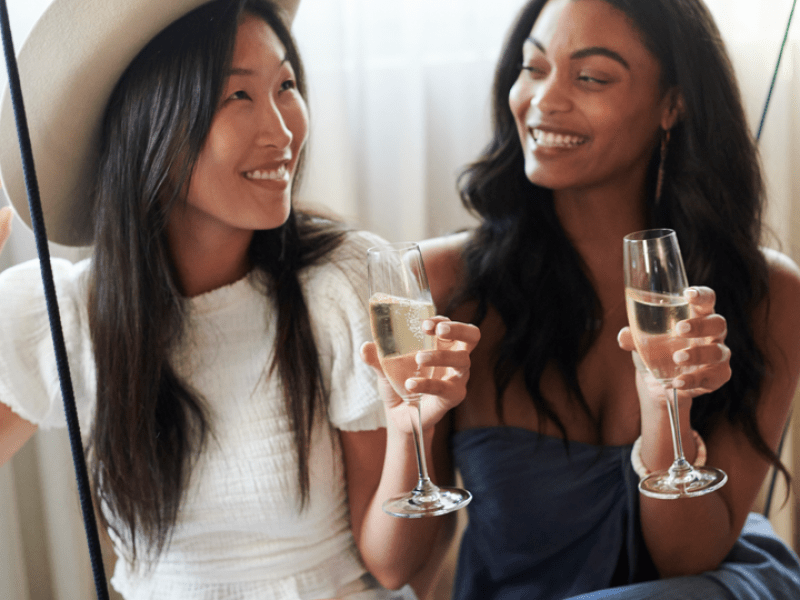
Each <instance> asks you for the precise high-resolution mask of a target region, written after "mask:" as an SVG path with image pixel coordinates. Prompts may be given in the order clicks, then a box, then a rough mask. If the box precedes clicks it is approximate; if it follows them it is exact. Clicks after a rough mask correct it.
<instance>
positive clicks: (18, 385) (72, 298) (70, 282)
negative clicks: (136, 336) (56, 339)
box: [0, 259, 96, 431]
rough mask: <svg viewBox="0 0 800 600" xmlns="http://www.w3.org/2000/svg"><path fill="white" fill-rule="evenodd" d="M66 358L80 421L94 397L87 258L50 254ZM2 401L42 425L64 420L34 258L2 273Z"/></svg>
mask: <svg viewBox="0 0 800 600" xmlns="http://www.w3.org/2000/svg"><path fill="white" fill-rule="evenodd" d="M51 265H52V270H53V279H54V281H55V287H56V296H57V298H58V305H59V313H60V317H61V325H62V329H63V332H64V340H65V344H66V349H67V360H68V362H69V366H70V375H71V379H72V384H73V391H74V394H75V402H76V406H77V410H78V419H79V421H80V422H81V427H82V429H83V430H84V431H86V430H87V429H86V425H87V424H88V417H89V416H90V414H91V413H90V411H91V407H92V406H93V403H94V396H95V394H94V388H95V385H96V384H95V380H94V374H95V371H94V359H93V355H92V349H91V339H90V337H89V329H88V323H87V309H86V298H87V281H88V278H87V275H88V269H89V261H88V260H85V261H81V262H80V263H77V264H74V265H73V264H72V263H71V262H69V261H67V260H63V259H52V261H51ZM0 402H3V403H4V404H7V405H8V406H10V407H11V409H12V410H13V411H14V412H15V413H17V414H18V415H20V416H21V417H23V418H24V419H27V420H28V421H30V422H32V423H34V424H36V425H38V426H39V427H41V428H43V429H49V428H53V427H64V426H66V420H65V417H64V408H63V401H62V396H61V385H60V382H59V378H58V371H57V367H56V359H55V350H54V348H53V341H52V336H51V333H50V320H49V317H48V314H47V305H46V302H45V298H44V291H43V285H42V279H41V274H40V269H39V264H38V262H37V261H35V260H34V261H28V262H25V263H22V264H19V265H16V266H14V267H10V268H8V269H6V270H5V271H3V272H2V273H0Z"/></svg>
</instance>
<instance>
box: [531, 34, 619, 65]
mask: <svg viewBox="0 0 800 600" xmlns="http://www.w3.org/2000/svg"><path fill="white" fill-rule="evenodd" d="M525 41H526V42H530V43H531V44H533V45H534V46H536V47H537V48H538V49H539V50H540V51H541V52H542V54H547V50H545V47H544V46H543V45H542V43H541V42H539V40H536V39H534V38H532V37H529V38H527V39H526V40H525ZM587 56H605V57H606V58H610V59H611V60H615V61H617V62H618V63H619V64H621V65H622V66H623V67H625V68H626V69H627V70H628V71H630V70H631V66H630V65H629V64H628V61H627V60H625V59H624V58H622V57H621V56H620V55H619V54H618V53H616V52H614V51H613V50H610V49H608V48H603V47H602V46H591V47H589V48H583V49H582V50H578V51H576V52H573V54H572V56H570V60H576V59H579V58H586V57H587Z"/></svg>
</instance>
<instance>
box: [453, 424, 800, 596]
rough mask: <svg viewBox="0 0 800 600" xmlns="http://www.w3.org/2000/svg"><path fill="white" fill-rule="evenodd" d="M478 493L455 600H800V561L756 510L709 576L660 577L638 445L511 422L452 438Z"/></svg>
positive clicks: (459, 460) (464, 471)
mask: <svg viewBox="0 0 800 600" xmlns="http://www.w3.org/2000/svg"><path fill="white" fill-rule="evenodd" d="M452 449H453V455H454V458H455V462H456V466H457V467H458V469H459V470H460V471H461V475H462V477H463V479H464V485H465V487H466V488H467V489H468V490H470V491H471V492H472V495H473V500H472V502H471V503H470V505H469V506H468V507H467V510H468V512H469V525H468V526H467V528H466V530H465V532H464V537H463V540H462V542H461V549H460V553H459V557H458V566H457V570H456V576H455V583H454V586H453V595H452V598H453V600H492V599H498V600H500V599H502V600H516V599H519V600H522V599H525V600H562V599H565V598H580V599H581V600H593V599H596V598H615V599H619V600H634V599H641V598H665V599H666V598H670V599H674V598H681V599H686V600H716V599H720V600H722V599H725V600H729V599H741V600H744V599H748V600H749V599H753V600H755V599H762V598H771V599H772V598H774V599H782V598H786V599H787V600H790V599H791V600H798V599H800V562H799V561H798V559H797V556H796V555H795V554H794V553H793V552H792V551H791V550H790V549H789V548H788V547H787V546H786V545H785V544H784V543H783V542H782V541H781V540H780V539H779V538H778V537H777V536H776V535H775V533H774V532H773V531H772V528H771V527H770V525H769V522H768V521H767V520H766V519H764V518H763V517H762V516H761V515H757V514H751V515H750V517H749V518H748V521H747V523H746V525H745V527H744V530H743V532H742V535H741V537H740V539H739V541H738V542H737V543H736V545H735V546H734V548H733V550H732V551H731V553H730V555H729V556H728V557H727V558H726V560H725V562H724V563H723V564H722V565H721V566H720V567H719V569H717V570H716V571H713V572H708V573H703V574H702V575H698V576H692V577H677V578H671V579H664V580H658V579H657V573H656V570H655V568H654V566H653V563H652V561H651V560H650V557H649V554H648V552H647V548H646V546H645V544H644V540H643V538H642V534H641V529H640V527H639V492H638V488H637V485H638V481H639V480H638V477H637V475H636V473H634V471H633V469H632V467H631V466H630V454H631V446H605V447H599V446H592V445H588V444H581V443H578V442H570V444H569V446H568V448H566V447H565V445H564V442H563V441H562V440H559V439H556V438H552V437H548V436H542V435H539V434H537V433H535V432H532V431H529V430H526V429H518V428H514V427H488V428H479V429H469V430H466V431H461V432H458V433H456V434H455V435H454V436H453V440H452Z"/></svg>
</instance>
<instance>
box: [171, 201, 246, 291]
mask: <svg viewBox="0 0 800 600" xmlns="http://www.w3.org/2000/svg"><path fill="white" fill-rule="evenodd" d="M252 238H253V232H252V231H250V230H246V229H233V228H230V227H226V226H220V225H218V224H216V223H214V222H208V221H206V222H202V219H200V222H198V219H197V218H191V216H190V215H188V214H186V211H184V210H182V209H181V208H175V209H174V210H173V214H172V215H171V216H170V223H169V242H170V251H171V253H172V260H173V262H174V264H175V269H176V271H177V274H178V278H179V280H180V282H181V287H182V291H183V293H184V295H185V296H187V297H192V296H198V295H200V294H204V293H206V292H210V291H212V290H215V289H217V288H220V287H223V286H226V285H230V284H231V283H234V282H236V281H238V280H240V279H241V278H242V277H244V276H245V275H247V273H248V272H249V271H250V266H251V265H250V260H249V257H248V249H249V247H250V241H251V240H252Z"/></svg>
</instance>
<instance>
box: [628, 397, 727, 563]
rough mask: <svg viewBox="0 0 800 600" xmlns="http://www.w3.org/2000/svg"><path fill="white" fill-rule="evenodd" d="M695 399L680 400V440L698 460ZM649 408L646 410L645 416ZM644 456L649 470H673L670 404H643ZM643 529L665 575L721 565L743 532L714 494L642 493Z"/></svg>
mask: <svg viewBox="0 0 800 600" xmlns="http://www.w3.org/2000/svg"><path fill="white" fill-rule="evenodd" d="M691 402H692V401H691V400H689V399H683V400H681V402H680V409H679V423H680V432H681V443H682V447H683V452H684V456H685V458H686V460H687V461H688V462H689V463H694V462H695V459H696V456H697V443H696V441H695V439H694V436H693V434H692V431H691V425H690V422H689V411H690V408H691ZM645 411H646V414H645ZM641 459H642V463H643V465H644V466H645V467H646V468H647V469H648V470H650V471H659V470H662V469H668V468H669V467H670V465H671V464H672V463H673V461H674V448H673V442H672V434H671V428H670V421H669V413H668V409H667V405H666V404H665V403H664V404H661V403H658V404H657V405H651V407H650V409H649V410H648V409H645V408H644V407H643V415H642V442H641ZM639 497H640V507H641V523H642V531H643V535H644V538H645V542H646V544H647V547H648V550H649V551H650V555H651V557H652V558H653V561H654V563H655V566H656V568H657V569H658V571H659V573H660V574H661V575H662V576H663V577H671V576H678V575H689V574H695V573H700V572H703V571H707V570H710V569H714V568H716V567H717V566H718V565H719V563H720V562H721V561H722V559H723V558H724V557H725V556H726V555H727V553H728V552H729V551H730V549H731V547H732V546H733V543H734V542H735V540H736V537H737V536H738V533H739V531H738V528H736V527H735V525H734V522H733V521H734V519H733V516H732V511H731V509H730V507H729V506H728V504H727V502H726V499H725V496H724V495H723V494H721V493H719V492H712V493H710V494H706V495H704V496H700V497H696V498H679V499H675V500H662V499H656V498H649V497H647V496H644V495H642V494H640V496H639Z"/></svg>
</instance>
